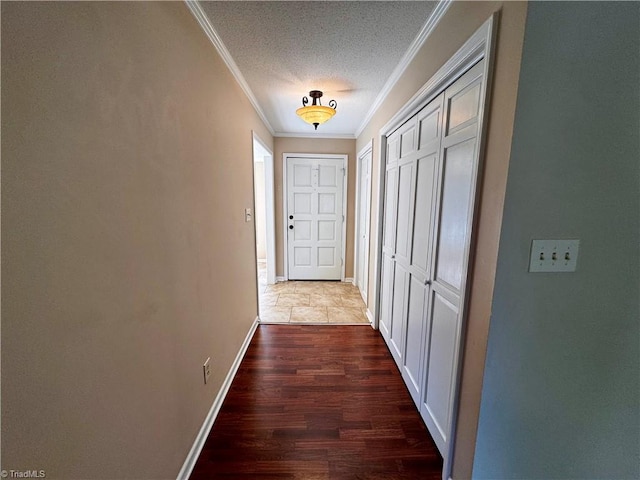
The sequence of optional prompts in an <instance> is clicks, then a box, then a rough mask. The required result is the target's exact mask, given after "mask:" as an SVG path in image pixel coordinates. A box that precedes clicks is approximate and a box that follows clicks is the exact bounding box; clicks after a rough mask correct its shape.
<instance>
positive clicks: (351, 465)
mask: <svg viewBox="0 0 640 480" xmlns="http://www.w3.org/2000/svg"><path fill="white" fill-rule="evenodd" d="M204 478H207V479H209V478H227V479H248V478H273V479H305V480H311V479H314V480H320V479H355V478H359V479H385V480H393V479H407V480H408V479H420V480H427V479H440V478H442V458H441V457H440V455H439V453H438V450H437V448H436V446H435V444H434V443H433V440H432V439H431V437H430V436H429V433H428V432H427V429H426V427H425V425H424V423H423V422H422V419H421V418H420V415H419V414H418V411H417V410H416V408H415V405H414V404H413V402H412V400H411V397H410V396H409V393H408V392H407V389H406V387H405V386H404V383H403V381H402V379H401V377H400V374H399V372H398V369H397V367H396V365H395V363H394V361H393V359H392V357H391V355H390V354H389V350H388V349H387V347H386V345H385V343H384V341H383V340H382V337H381V336H380V333H379V332H377V331H374V330H372V329H370V328H360V327H354V326H344V325H336V326H312V325H298V326H283V325H261V326H260V327H259V328H258V330H257V331H256V334H255V336H254V337H253V340H252V341H251V345H250V346H249V349H248V350H247V353H246V355H245V357H244V360H243V362H242V364H241V366H240V369H239V370H238V374H237V375H236V377H235V379H234V381H233V384H232V385H231V388H230V390H229V393H228V395H227V397H226V399H225V401H224V404H223V405H222V409H221V410H220V413H219V415H218V417H217V420H216V422H215V423H214V425H213V428H212V430H211V432H210V434H209V437H208V438H207V440H206V443H205V445H204V448H203V449H202V452H201V454H200V457H199V459H198V462H197V463H196V466H195V468H194V469H193V472H192V475H191V479H192V480H193V479H204Z"/></svg>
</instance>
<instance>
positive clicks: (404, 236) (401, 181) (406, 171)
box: [396, 163, 413, 264]
mask: <svg viewBox="0 0 640 480" xmlns="http://www.w3.org/2000/svg"><path fill="white" fill-rule="evenodd" d="M398 170H399V178H398V213H397V226H396V228H397V230H396V232H397V233H396V255H397V258H398V259H399V260H401V261H402V262H403V263H405V264H408V263H409V252H410V248H411V243H410V240H411V231H410V229H411V227H412V218H411V214H412V213H413V208H412V205H411V203H412V202H411V200H412V198H413V163H408V164H405V165H401V166H400V167H399V169H398Z"/></svg>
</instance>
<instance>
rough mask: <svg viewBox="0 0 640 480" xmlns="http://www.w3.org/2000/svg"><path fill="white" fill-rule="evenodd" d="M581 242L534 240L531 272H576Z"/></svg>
mask: <svg viewBox="0 0 640 480" xmlns="http://www.w3.org/2000/svg"><path fill="white" fill-rule="evenodd" d="M579 247H580V240H534V241H533V242H532V243H531V258H530V260H529V271H530V272H575V271H576V265H577V263H578V249H579Z"/></svg>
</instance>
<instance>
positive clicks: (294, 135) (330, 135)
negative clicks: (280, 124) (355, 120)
mask: <svg viewBox="0 0 640 480" xmlns="http://www.w3.org/2000/svg"><path fill="white" fill-rule="evenodd" d="M273 136H274V137H284V138H333V139H337V140H354V139H355V138H356V136H355V135H354V134H352V133H313V134H309V133H294V132H276V133H274V134H273Z"/></svg>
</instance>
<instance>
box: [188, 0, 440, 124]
mask: <svg viewBox="0 0 640 480" xmlns="http://www.w3.org/2000/svg"><path fill="white" fill-rule="evenodd" d="M436 4H437V2H425V1H420V2H410V1H395V2H378V1H374V2H365V1H348V2H334V1H330V2H324V1H318V2H313V1H305V2H271V1H266V2H265V1H262V2H245V1H222V2H206V1H201V2H200V5H201V7H202V10H203V11H204V12H205V14H206V16H207V17H208V19H209V22H210V23H211V25H212V26H213V28H214V29H215V31H216V32H217V34H218V36H219V37H220V39H221V40H222V42H223V43H224V45H225V46H226V48H227V50H228V51H229V53H230V54H231V57H232V58H233V60H234V61H235V63H236V64H237V66H238V69H239V70H240V72H241V74H242V76H243V77H244V79H245V80H246V82H247V84H248V86H249V88H250V89H251V91H252V92H253V95H254V97H255V99H256V100H257V103H258V104H259V106H260V108H261V109H262V111H263V112H264V114H265V116H266V118H267V120H268V121H269V123H270V124H271V127H272V128H273V130H274V131H275V132H276V133H285V134H309V136H314V131H313V126H311V125H308V124H306V123H304V122H303V121H302V120H300V118H298V116H297V115H296V114H295V110H296V109H297V108H299V107H300V106H302V105H301V99H302V96H303V95H308V93H309V91H310V90H315V89H318V90H322V91H323V92H324V96H323V98H322V100H323V102H322V103H323V105H326V104H327V103H328V102H329V100H331V99H335V100H336V101H337V102H338V108H337V113H336V115H335V117H333V119H331V120H330V121H329V122H327V123H326V124H324V125H320V126H319V127H318V134H321V135H353V134H354V133H355V132H356V130H357V129H358V127H360V125H361V124H362V121H363V120H364V119H365V116H366V114H367V112H368V111H369V108H370V106H371V104H372V103H373V102H374V101H375V99H376V97H377V96H378V94H379V93H380V91H381V90H382V88H383V86H384V85H385V82H386V81H387V80H388V78H389V77H390V75H391V74H392V72H393V71H394V69H395V68H396V66H397V65H398V63H399V62H400V60H401V59H402V57H403V55H404V54H405V53H406V52H407V50H408V49H409V47H410V46H411V44H412V42H413V41H414V40H415V38H416V36H417V35H418V33H419V32H420V30H421V28H422V27H423V25H424V24H425V22H426V21H427V19H428V17H429V15H430V14H431V12H432V11H433V9H434V8H435V6H436Z"/></svg>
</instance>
